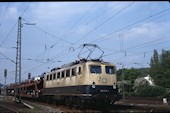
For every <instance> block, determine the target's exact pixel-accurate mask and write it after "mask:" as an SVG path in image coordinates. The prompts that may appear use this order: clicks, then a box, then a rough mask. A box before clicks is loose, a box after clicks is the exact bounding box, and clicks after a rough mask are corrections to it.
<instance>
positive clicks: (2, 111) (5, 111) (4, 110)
mask: <svg viewBox="0 0 170 113" xmlns="http://www.w3.org/2000/svg"><path fill="white" fill-rule="evenodd" d="M0 113H19V111H17V110H16V109H14V108H11V107H9V106H5V105H0Z"/></svg>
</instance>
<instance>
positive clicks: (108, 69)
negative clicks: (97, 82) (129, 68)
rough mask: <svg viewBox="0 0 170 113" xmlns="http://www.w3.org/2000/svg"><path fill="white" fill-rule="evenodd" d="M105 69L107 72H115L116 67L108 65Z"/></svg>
mask: <svg viewBox="0 0 170 113" xmlns="http://www.w3.org/2000/svg"><path fill="white" fill-rule="evenodd" d="M105 70H106V73H107V74H115V68H114V67H113V66H106V67H105Z"/></svg>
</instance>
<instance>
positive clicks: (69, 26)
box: [0, 1, 170, 83]
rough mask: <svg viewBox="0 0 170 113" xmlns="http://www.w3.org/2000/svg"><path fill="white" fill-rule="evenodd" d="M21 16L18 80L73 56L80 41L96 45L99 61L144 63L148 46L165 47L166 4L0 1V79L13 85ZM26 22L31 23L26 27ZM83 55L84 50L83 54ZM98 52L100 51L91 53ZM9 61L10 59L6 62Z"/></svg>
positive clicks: (168, 37)
mask: <svg viewBox="0 0 170 113" xmlns="http://www.w3.org/2000/svg"><path fill="white" fill-rule="evenodd" d="M19 16H22V24H23V27H22V80H25V79H26V78H27V76H28V73H29V72H30V73H31V76H38V75H41V74H42V73H43V72H46V71H50V70H51V69H52V68H54V67H60V66H62V65H63V64H66V63H69V62H72V61H75V60H78V57H77V55H78V53H79V52H80V50H81V45H82V44H85V43H92V44H97V45H98V46H99V47H100V48H101V49H102V50H103V51H104V55H103V58H102V59H103V60H104V61H107V62H112V63H114V64H116V65H117V69H119V68H121V65H120V64H123V65H124V67H125V68H131V67H134V68H140V67H149V63H150V58H151V56H152V55H153V50H154V49H156V50H158V52H159V54H160V53H161V50H162V49H165V50H169V49H170V3H169V2H166V1H163V2H132V1H129V2H118V1H117V2H31V3H30V2H10V3H8V2H0V53H1V54H0V78H1V80H2V81H1V82H0V83H4V69H7V70H8V75H7V83H14V82H15V81H14V79H15V64H14V63H13V62H12V61H14V62H15V61H16V49H15V47H16V41H17V30H18V23H17V21H18V17H19ZM26 23H36V25H27V24H26ZM85 55H87V54H85ZM93 55H94V57H97V56H100V55H101V53H100V51H97V50H96V51H95V52H94V53H93ZM11 60H12V61H11Z"/></svg>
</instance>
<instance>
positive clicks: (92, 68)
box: [90, 65, 101, 74]
mask: <svg viewBox="0 0 170 113" xmlns="http://www.w3.org/2000/svg"><path fill="white" fill-rule="evenodd" d="M90 73H95V74H100V73H101V66H97V65H90Z"/></svg>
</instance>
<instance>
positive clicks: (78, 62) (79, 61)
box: [51, 59, 110, 72]
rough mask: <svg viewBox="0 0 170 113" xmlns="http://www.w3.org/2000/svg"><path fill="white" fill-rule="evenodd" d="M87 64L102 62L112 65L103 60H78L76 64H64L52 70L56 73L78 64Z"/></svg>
mask: <svg viewBox="0 0 170 113" xmlns="http://www.w3.org/2000/svg"><path fill="white" fill-rule="evenodd" d="M85 62H100V63H108V64H110V63H109V62H104V61H103V60H99V59H94V60H93V59H92V60H86V59H81V60H76V61H75V62H71V63H68V64H64V65H62V66H61V67H57V68H53V69H52V70H51V72H52V71H55V70H58V69H61V68H65V67H69V66H74V65H77V64H82V63H85Z"/></svg>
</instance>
